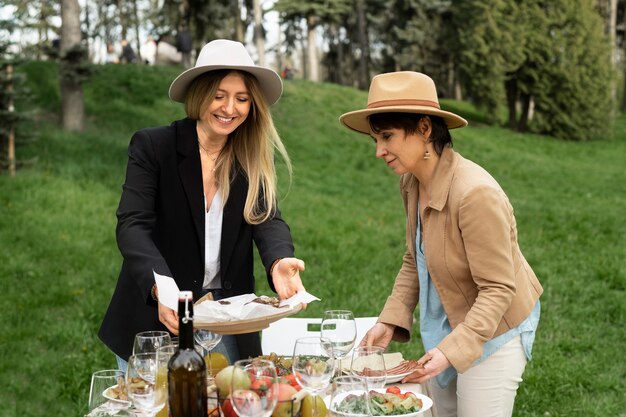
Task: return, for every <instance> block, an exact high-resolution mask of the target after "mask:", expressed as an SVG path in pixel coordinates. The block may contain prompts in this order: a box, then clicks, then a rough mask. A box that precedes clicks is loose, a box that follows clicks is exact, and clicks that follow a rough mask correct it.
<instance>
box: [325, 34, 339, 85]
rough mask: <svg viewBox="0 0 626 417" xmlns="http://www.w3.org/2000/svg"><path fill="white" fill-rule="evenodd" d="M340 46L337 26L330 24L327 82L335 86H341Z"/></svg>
mask: <svg viewBox="0 0 626 417" xmlns="http://www.w3.org/2000/svg"><path fill="white" fill-rule="evenodd" d="M340 49H341V44H340V41H339V31H338V30H337V24H336V23H334V22H332V23H330V25H329V27H328V54H327V61H326V66H327V72H328V81H330V82H331V83H335V84H343V83H342V77H341V71H342V69H341V68H342V65H341V64H342V61H341V52H340Z"/></svg>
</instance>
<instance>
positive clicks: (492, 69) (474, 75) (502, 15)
mask: <svg viewBox="0 0 626 417" xmlns="http://www.w3.org/2000/svg"><path fill="white" fill-rule="evenodd" d="M517 7H518V6H517V2H516V1H513V0H494V1H491V2H484V1H482V0H463V1H460V2H458V3H455V6H454V7H453V9H452V22H453V25H454V27H455V28H456V39H457V42H456V43H457V45H458V48H459V49H458V51H457V53H458V59H459V62H458V68H459V75H460V78H461V83H462V84H463V86H464V87H465V89H466V93H467V96H469V97H471V99H472V100H473V101H474V102H475V103H476V104H477V105H479V106H480V107H482V108H484V109H486V113H487V114H488V115H489V116H490V117H491V121H492V122H497V121H498V115H499V113H500V112H499V110H500V109H501V108H502V105H503V103H505V102H506V101H505V96H506V94H505V81H506V79H507V74H510V73H512V72H514V71H515V69H516V68H518V67H519V65H520V63H521V62H522V60H523V57H524V55H523V45H524V34H523V33H520V31H519V26H520V25H519V22H518V21H517V15H518V13H517Z"/></svg>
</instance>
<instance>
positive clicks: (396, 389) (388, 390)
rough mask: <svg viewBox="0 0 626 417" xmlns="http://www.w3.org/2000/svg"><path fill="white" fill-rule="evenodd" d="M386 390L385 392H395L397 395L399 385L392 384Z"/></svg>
mask: <svg viewBox="0 0 626 417" xmlns="http://www.w3.org/2000/svg"><path fill="white" fill-rule="evenodd" d="M386 392H387V393H388V394H396V395H398V394H400V392H401V391H400V388H399V387H397V386H396V385H394V386H392V387H388V388H387V391H386Z"/></svg>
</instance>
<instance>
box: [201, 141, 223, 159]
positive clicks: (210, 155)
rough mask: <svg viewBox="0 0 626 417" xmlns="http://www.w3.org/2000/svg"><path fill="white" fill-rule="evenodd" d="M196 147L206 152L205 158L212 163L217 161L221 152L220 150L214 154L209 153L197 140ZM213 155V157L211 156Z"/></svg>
mask: <svg viewBox="0 0 626 417" xmlns="http://www.w3.org/2000/svg"><path fill="white" fill-rule="evenodd" d="M198 145H199V146H200V149H202V150H203V151H204V152H206V154H207V156H208V157H209V159H210V160H211V161H213V162H215V161H216V160H217V157H218V156H219V154H220V152H222V150H221V149H220V150H218V151H215V152H209V150H208V149H207V148H205V147H204V146H202V143H201V142H200V139H198ZM213 155H215V156H213Z"/></svg>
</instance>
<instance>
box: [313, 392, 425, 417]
mask: <svg viewBox="0 0 626 417" xmlns="http://www.w3.org/2000/svg"><path fill="white" fill-rule="evenodd" d="M370 391H376V392H380V393H381V394H384V393H385V392H386V391H387V390H386V388H376V389H372V390H370ZM406 392H412V391H405V390H403V389H401V390H400V393H402V394H404V393H406ZM349 394H350V393H349V392H347V393H346V394H345V396H348V395H349ZM413 395H415V396H416V397H417V398H419V399H420V400H422V408H421V409H420V410H419V411H417V412H415V413H408V414H397V415H398V416H402V417H414V416H418V415H420V414H422V413H424V412H426V411H428V410H430V408H431V407H432V406H433V400H431V399H430V397H427V396H425V395H424V394H420V393H418V392H413ZM324 401H325V402H326V406H327V407H330V396H327V397H326V398H324ZM332 413H334V414H336V415H340V416H345V417H351V416H360V415H359V414H348V413H342V412H338V411H332ZM372 417H389V416H372Z"/></svg>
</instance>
